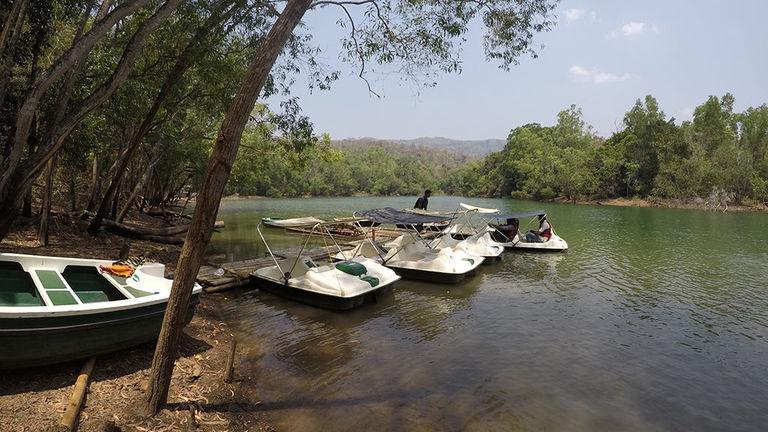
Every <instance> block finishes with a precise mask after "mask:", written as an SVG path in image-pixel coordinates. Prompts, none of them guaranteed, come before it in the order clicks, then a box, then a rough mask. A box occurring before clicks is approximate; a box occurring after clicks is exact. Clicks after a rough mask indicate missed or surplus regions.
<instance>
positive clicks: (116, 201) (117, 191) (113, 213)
mask: <svg viewBox="0 0 768 432" xmlns="http://www.w3.org/2000/svg"><path fill="white" fill-rule="evenodd" d="M122 186H123V179H120V180H118V181H117V188H116V189H115V197H114V199H113V200H112V209H111V210H110V211H109V218H110V219H112V220H115V217H116V216H117V208H118V207H119V205H120V194H121V193H123V191H122Z"/></svg>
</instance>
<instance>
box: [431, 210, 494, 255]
mask: <svg viewBox="0 0 768 432" xmlns="http://www.w3.org/2000/svg"><path fill="white" fill-rule="evenodd" d="M459 206H460V208H462V209H463V210H464V211H463V212H457V213H456V216H455V217H454V218H453V220H452V221H451V224H450V226H449V227H448V228H446V229H445V230H444V231H443V234H442V235H441V236H440V237H437V238H435V239H434V240H432V242H431V243H430V244H431V245H432V246H433V247H435V248H444V247H452V248H454V249H461V250H463V251H465V252H467V253H468V254H470V255H476V256H481V257H483V258H486V262H490V260H492V259H495V258H499V257H501V254H502V253H503V252H504V246H503V245H502V244H501V243H499V242H497V241H495V240H494V239H493V238H491V233H492V232H494V231H495V230H494V229H493V228H490V227H489V226H488V223H487V222H486V221H482V227H481V228H477V227H476V226H475V224H474V223H473V217H474V216H475V215H476V214H492V213H494V212H496V213H497V212H498V210H496V209H485V208H482V207H475V206H471V205H468V204H464V203H460V204H459Z"/></svg>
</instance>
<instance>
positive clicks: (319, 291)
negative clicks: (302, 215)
mask: <svg viewBox="0 0 768 432" xmlns="http://www.w3.org/2000/svg"><path fill="white" fill-rule="evenodd" d="M332 223H337V222H328V223H318V224H316V225H315V226H314V227H313V229H312V230H311V232H310V233H309V234H308V235H307V240H306V241H305V243H304V247H303V248H302V249H301V250H300V251H299V253H298V254H297V255H296V256H295V257H291V258H289V259H287V260H282V262H281V261H279V260H278V259H277V258H276V257H275V255H274V254H273V253H272V250H271V248H270V247H269V244H268V243H267V241H266V239H264V236H263V235H262V233H261V229H260V227H259V228H257V231H258V233H259V235H260V236H261V239H262V241H263V242H264V244H265V245H266V247H267V250H268V251H269V254H270V255H271V256H272V259H273V260H274V262H275V265H273V266H268V267H262V268H260V269H257V270H256V271H255V272H253V273H252V274H251V278H252V279H253V280H254V282H255V283H256V284H257V286H259V287H260V288H263V289H264V290H266V291H268V292H271V293H273V294H275V295H279V296H282V297H285V298H289V299H291V300H294V301H298V302H301V303H305V304H309V305H311V306H316V307H320V308H324V309H333V310H339V311H344V310H349V309H353V308H355V307H358V306H361V305H363V304H366V303H375V302H376V301H377V296H379V295H380V294H382V293H383V292H384V291H386V290H389V289H391V286H392V284H394V283H395V282H397V281H398V280H400V276H398V275H397V274H396V273H395V272H394V271H392V270H390V269H388V268H386V267H384V266H383V265H381V264H380V263H378V262H376V261H375V260H371V259H368V258H365V257H355V258H353V259H349V260H344V261H341V262H336V263H329V264H327V265H318V264H316V263H315V262H314V261H313V260H312V259H311V258H309V257H305V256H303V255H302V251H303V250H305V248H306V245H307V243H308V242H309V239H310V238H311V236H312V235H313V234H315V233H317V234H320V235H327V236H329V237H330V238H333V236H332V235H331V233H330V232H329V231H328V230H327V227H326V226H325V225H326V224H332ZM322 231H325V233H323V232H322ZM334 242H335V241H334ZM337 246H338V244H337ZM339 252H341V248H339Z"/></svg>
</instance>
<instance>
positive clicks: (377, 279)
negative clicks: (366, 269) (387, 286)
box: [360, 276, 379, 287]
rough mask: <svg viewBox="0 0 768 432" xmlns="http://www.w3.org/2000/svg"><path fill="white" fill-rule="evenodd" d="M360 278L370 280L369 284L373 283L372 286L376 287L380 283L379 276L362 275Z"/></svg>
mask: <svg viewBox="0 0 768 432" xmlns="http://www.w3.org/2000/svg"><path fill="white" fill-rule="evenodd" d="M360 279H362V280H364V281H366V282H368V283H369V284H371V286H372V287H375V286H378V285H379V278H376V277H373V276H366V277H361V278H360Z"/></svg>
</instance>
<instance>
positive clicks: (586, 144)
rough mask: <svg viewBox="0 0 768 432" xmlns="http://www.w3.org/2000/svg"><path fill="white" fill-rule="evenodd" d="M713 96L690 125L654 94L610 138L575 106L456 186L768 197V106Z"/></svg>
mask: <svg viewBox="0 0 768 432" xmlns="http://www.w3.org/2000/svg"><path fill="white" fill-rule="evenodd" d="M733 103H734V98H733V96H732V95H731V94H726V95H725V96H723V97H722V98H717V97H714V96H710V97H709V98H708V99H707V101H706V102H704V103H703V104H702V105H700V106H699V107H697V108H696V110H695V111H694V113H693V119H692V120H691V121H685V122H683V123H682V125H677V124H675V121H674V119H673V118H667V117H666V116H665V115H664V113H663V112H662V111H661V108H660V107H659V104H658V102H657V101H656V99H654V98H653V97H652V96H646V97H645V99H644V100H638V101H637V102H636V103H635V105H634V106H633V107H632V108H631V109H630V110H629V111H628V112H627V113H626V114H625V116H624V128H623V129H622V130H620V131H618V132H616V133H614V134H613V135H612V136H610V137H609V138H608V139H602V138H600V137H598V136H596V135H595V134H594V132H593V131H592V129H591V127H590V126H588V125H586V124H585V123H584V121H583V120H582V113H581V109H579V108H577V107H575V106H573V105H572V106H571V107H570V108H568V109H567V110H565V111H562V112H561V113H560V114H559V115H558V121H557V124H555V125H554V126H550V127H544V126H541V125H539V124H528V125H524V126H521V127H518V128H515V129H513V130H512V132H511V133H510V134H509V137H508V139H507V145H506V147H505V148H504V150H502V151H500V152H498V153H493V154H490V155H488V156H487V157H486V158H484V159H483V160H480V161H475V162H471V163H469V164H467V165H466V166H464V167H461V168H460V169H459V170H457V171H455V172H453V173H452V174H451V175H450V176H449V178H448V179H447V180H446V182H445V184H444V189H445V190H446V191H447V192H451V193H456V194H463V195H481V196H497V197H502V196H512V197H518V198H530V199H552V198H556V197H565V198H568V199H579V198H611V197H658V198H675V199H682V200H699V199H701V200H708V201H712V200H715V201H717V202H730V201H734V202H742V201H743V200H744V199H752V200H759V201H766V200H768V187H766V186H767V185H768V106H766V105H761V106H759V107H757V108H749V109H747V110H746V111H744V112H742V113H736V112H734V111H733Z"/></svg>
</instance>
